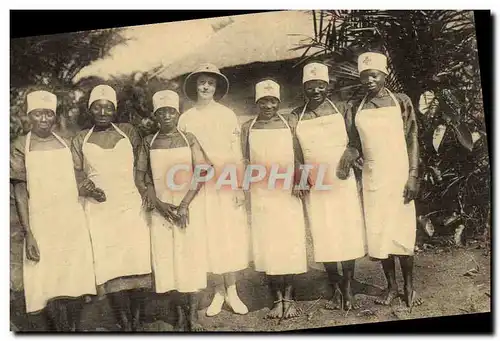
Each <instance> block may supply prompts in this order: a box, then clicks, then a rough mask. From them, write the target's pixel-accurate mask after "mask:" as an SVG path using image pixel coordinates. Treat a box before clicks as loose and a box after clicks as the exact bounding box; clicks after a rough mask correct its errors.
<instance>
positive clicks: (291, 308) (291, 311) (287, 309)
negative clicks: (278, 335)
mask: <svg viewBox="0 0 500 341" xmlns="http://www.w3.org/2000/svg"><path fill="white" fill-rule="evenodd" d="M301 314H302V309H300V308H299V307H297V306H295V301H293V300H287V299H284V300H283V318H284V319H291V318H295V317H299V316H300V315H301Z"/></svg>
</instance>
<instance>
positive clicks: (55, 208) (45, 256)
mask: <svg viewBox="0 0 500 341" xmlns="http://www.w3.org/2000/svg"><path fill="white" fill-rule="evenodd" d="M53 135H54V136H55V137H56V138H57V139H58V140H59V141H60V142H61V143H62V144H63V145H64V146H65V148H61V149H55V150H46V151H30V141H31V132H29V133H28V134H27V136H26V147H25V156H26V161H25V162H26V173H27V186H28V193H29V224H30V228H31V231H32V232H33V235H34V237H35V240H36V242H37V244H38V248H39V250H40V261H39V262H38V263H34V262H32V261H29V260H28V259H27V258H26V250H24V266H23V276H24V279H23V280H24V294H25V297H26V311H27V312H28V313H31V312H36V311H39V310H41V309H43V308H44V307H45V306H46V305H47V301H48V300H49V299H52V298H56V297H78V296H81V295H85V294H91V295H95V294H96V286H95V277H94V264H93V256H92V246H91V243H90V236H89V232H88V229H87V225H86V221H85V213H84V211H83V207H82V205H81V203H80V202H79V200H78V189H77V184H76V178H75V171H74V167H73V158H72V156H71V152H70V150H69V148H68V146H67V144H66V142H65V141H64V140H63V139H62V138H60V137H59V136H57V135H56V134H54V133H53Z"/></svg>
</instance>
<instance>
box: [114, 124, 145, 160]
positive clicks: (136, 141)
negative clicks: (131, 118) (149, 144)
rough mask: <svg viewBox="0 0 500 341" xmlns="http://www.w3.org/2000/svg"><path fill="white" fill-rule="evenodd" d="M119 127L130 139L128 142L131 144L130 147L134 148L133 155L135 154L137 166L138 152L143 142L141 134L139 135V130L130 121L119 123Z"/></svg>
mask: <svg viewBox="0 0 500 341" xmlns="http://www.w3.org/2000/svg"><path fill="white" fill-rule="evenodd" d="M119 128H120V129H121V130H122V131H123V132H124V133H125V135H127V137H128V138H129V140H130V144H132V148H133V149H134V156H135V166H136V167H137V163H138V160H139V153H140V152H141V149H142V148H143V145H144V144H143V142H142V138H141V135H139V132H138V131H137V129H136V128H135V127H134V126H133V125H132V124H130V123H122V124H120V125H119Z"/></svg>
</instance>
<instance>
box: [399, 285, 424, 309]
mask: <svg viewBox="0 0 500 341" xmlns="http://www.w3.org/2000/svg"><path fill="white" fill-rule="evenodd" d="M404 300H405V303H406V306H407V307H408V308H409V309H410V312H411V310H412V308H413V307H415V306H417V307H418V306H420V305H422V304H423V303H424V301H423V300H422V299H421V298H420V297H419V296H418V294H417V292H416V291H415V290H413V289H412V288H406V287H405V289H404Z"/></svg>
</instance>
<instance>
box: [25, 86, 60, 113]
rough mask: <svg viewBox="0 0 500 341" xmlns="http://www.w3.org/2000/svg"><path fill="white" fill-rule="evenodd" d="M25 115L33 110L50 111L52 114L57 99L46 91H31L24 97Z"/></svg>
mask: <svg viewBox="0 0 500 341" xmlns="http://www.w3.org/2000/svg"><path fill="white" fill-rule="evenodd" d="M26 102H27V104H28V105H27V113H28V114H29V113H30V111H32V110H35V109H50V110H52V111H53V112H54V113H55V112H56V108H57V97H56V95H54V94H53V93H51V92H48V91H43V90H41V91H33V92H30V93H29V94H28V95H27V96H26Z"/></svg>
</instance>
